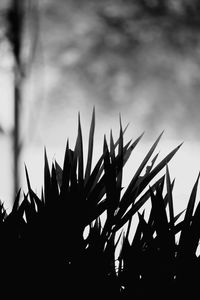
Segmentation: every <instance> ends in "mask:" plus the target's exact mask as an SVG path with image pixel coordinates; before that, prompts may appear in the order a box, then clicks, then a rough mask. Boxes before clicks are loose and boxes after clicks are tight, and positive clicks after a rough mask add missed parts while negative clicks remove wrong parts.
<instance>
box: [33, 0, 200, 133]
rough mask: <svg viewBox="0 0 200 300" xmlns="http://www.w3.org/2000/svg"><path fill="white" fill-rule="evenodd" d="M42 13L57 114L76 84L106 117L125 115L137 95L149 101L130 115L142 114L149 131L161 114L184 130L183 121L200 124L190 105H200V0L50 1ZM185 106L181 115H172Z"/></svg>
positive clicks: (45, 46)
mask: <svg viewBox="0 0 200 300" xmlns="http://www.w3.org/2000/svg"><path fill="white" fill-rule="evenodd" d="M39 10H40V28H41V43H42V47H43V56H44V61H45V63H46V65H48V68H49V69H48V72H49V73H50V72H51V70H54V72H56V76H57V81H56V83H55V86H57V88H55V86H53V84H52V88H49V100H50V103H51V104H52V105H53V107H54V108H55V107H56V106H57V105H58V103H59V102H57V101H55V99H56V98H57V99H60V100H62V99H63V101H66V99H67V97H66V94H67V93H68V91H69V90H70V88H71V85H74V86H77V87H78V88H79V89H80V90H84V91H87V92H86V97H87V93H88V94H89V98H91V99H93V102H95V103H93V104H95V105H99V106H101V108H102V109H103V110H104V113H107V111H113V110H114V111H115V109H116V107H117V111H122V112H123V111H127V108H129V106H130V104H132V103H133V102H134V100H138V99H137V97H138V89H139V93H140V95H139V96H140V97H139V98H145V100H144V101H143V102H144V103H141V105H140V108H138V105H137V106H136V107H135V106H134V109H133V110H134V111H136V110H139V111H143V113H141V114H140V112H139V114H140V118H141V120H142V121H144V122H147V125H149V126H152V128H153V127H154V126H155V125H156V124H157V123H159V122H162V120H161V119H160V117H159V116H160V115H161V114H160V112H161V111H162V113H163V115H164V114H165V115H168V117H167V118H168V119H167V121H168V122H171V121H172V120H171V119H170V118H171V116H173V117H174V119H175V120H178V121H176V123H177V122H178V125H177V124H176V125H175V126H177V127H178V130H179V131H180V130H181V127H182V128H183V127H184V126H183V123H184V122H183V119H184V120H185V119H186V118H188V119H191V117H192V119H193V121H194V123H195V125H196V126H198V121H197V120H198V116H197V115H196V112H195V111H194V110H193V111H192V113H191V116H190V112H188V108H187V101H186V100H185V98H186V97H190V99H191V100H190V102H192V103H193V104H195V105H196V104H198V103H196V102H197V101H196V97H197V95H198V94H199V86H200V85H199V83H200V76H199V74H200V73H199V27H200V18H199V3H198V1H178V0H176V1H153V0H152V1H137V0H135V1H130V0H126V1H122V0H117V1H111V0H110V1H108V0H103V1H90V0H85V1H70V0H68V1H63V0H59V1H56V2H55V1H48V0H47V1H44V2H43V3H42V4H40V7H39ZM71 82H73V83H71ZM149 82H150V84H149ZM51 83H52V82H51ZM141 90H142V91H143V92H142V93H143V94H141ZM144 90H147V95H146V94H144ZM148 95H149V98H148ZM183 95H184V97H185V98H183ZM161 96H162V97H163V98H162V100H161V99H160V97H161ZM146 98H148V99H146ZM166 100H167V101H166ZM139 101H140V102H141V99H139ZM148 102H150V103H151V106H150V108H149V109H148V110H147V111H148V112H146V109H145V108H144V107H149V104H148ZM159 103H160V104H159ZM167 103H168V104H169V105H168V104H167ZM143 104H144V105H143ZM163 104H166V105H167V106H166V107H165V108H166V109H164V110H163ZM182 104H184V105H183V109H182V117H181V116H179V115H177V114H175V111H178V110H179V108H180V106H182ZM193 106H194V105H193ZM188 113H189V115H188ZM174 114H175V116H174ZM143 115H144V120H143ZM155 120H156V122H155ZM184 130H185V129H184Z"/></svg>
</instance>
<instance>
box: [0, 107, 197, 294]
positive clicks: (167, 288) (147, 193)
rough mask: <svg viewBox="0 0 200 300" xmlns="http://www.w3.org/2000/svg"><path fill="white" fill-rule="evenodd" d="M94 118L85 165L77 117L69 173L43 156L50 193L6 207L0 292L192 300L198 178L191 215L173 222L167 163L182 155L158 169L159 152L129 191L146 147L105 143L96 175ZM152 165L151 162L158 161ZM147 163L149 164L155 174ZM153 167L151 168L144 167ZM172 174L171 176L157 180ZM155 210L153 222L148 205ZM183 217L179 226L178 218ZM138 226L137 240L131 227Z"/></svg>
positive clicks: (0, 230)
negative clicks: (139, 152)
mask: <svg viewBox="0 0 200 300" xmlns="http://www.w3.org/2000/svg"><path fill="white" fill-rule="evenodd" d="M94 130H95V113H94V111H93V115H92V121H91V126H90V131H89V138H88V155H87V160H86V165H85V166H84V159H83V152H84V150H83V140H82V131H81V123H80V117H79V120H78V134H77V139H76V143H75V147H74V149H73V150H71V149H70V147H69V142H68V141H67V145H66V149H65V157H64V162H63V166H62V167H61V166H60V165H59V164H58V163H57V162H56V161H55V162H53V163H52V165H51V167H50V166H49V162H48V159H47V154H46V151H45V155H44V187H43V190H42V193H41V195H40V196H38V195H36V193H35V192H34V191H33V189H32V187H31V183H30V180H29V175H28V171H27V169H26V178H27V186H28V193H27V194H25V193H24V194H23V197H22V198H23V199H21V197H20V195H21V194H22V193H21V192H20V191H19V193H18V194H17V196H16V200H15V203H14V205H13V208H12V211H11V212H10V213H9V214H6V211H5V209H4V207H3V205H1V207H0V241H1V243H2V246H1V250H0V251H1V260H2V262H1V267H2V273H1V282H2V286H3V287H4V289H6V286H7V289H6V290H8V292H9V286H12V287H13V289H14V291H15V295H17V296H20V297H26V299H27V298H29V297H30V296H31V297H41V298H42V297H45V298H47V297H49V296H51V297H54V298H56V299H61V298H62V299H63V298H67V297H69V295H72V296H70V297H74V298H76V297H77V298H78V297H80V295H81V297H83V298H89V299H94V298H95V297H97V296H98V297H104V298H109V297H113V298H114V297H118V298H120V299H133V298H134V299H147V297H153V298H154V299H160V298H162V299H163V298H167V297H171V298H177V297H180V296H182V295H184V296H185V295H188V296H191V295H192V293H193V294H195V292H196V290H197V288H198V282H197V280H198V275H197V273H196V272H198V270H199V257H198V256H197V254H196V250H197V247H198V243H199V237H200V224H199V223H200V204H199V203H198V204H197V206H196V209H194V208H195V201H196V193H197V186H198V181H199V177H198V178H197V181H196V183H195V185H194V188H193V190H192V192H191V196H190V199H189V201H188V206H187V208H186V211H185V212H180V213H179V214H178V215H175V213H174V208H173V186H174V181H171V178H170V173H169V169H168V166H167V165H168V163H169V162H170V160H171V159H172V157H173V156H174V154H175V153H176V152H177V150H178V149H179V148H180V145H179V146H177V147H176V148H175V149H174V150H172V151H171V152H170V153H169V154H168V155H167V156H166V157H165V158H164V159H163V160H161V161H160V162H159V163H157V164H156V160H157V156H158V155H154V151H155V149H156V147H157V145H158V143H159V141H160V138H161V136H162V134H161V135H160V136H159V137H158V138H157V140H156V141H155V142H154V144H153V145H152V147H151V148H150V150H149V151H148V153H147V154H146V156H145V157H144V159H143V161H142V162H141V164H140V166H139V167H138V169H137V170H136V171H135V173H134V174H133V177H132V179H131V181H130V183H129V185H128V187H127V188H126V189H123V188H122V179H123V169H124V166H125V164H126V162H127V161H128V159H129V157H130V155H131V153H132V151H133V150H134V149H135V147H136V146H137V144H138V143H139V141H140V140H141V138H142V135H141V136H139V137H138V138H137V139H136V140H135V141H129V142H127V143H124V132H125V130H126V129H123V128H122V124H121V121H120V129H119V137H118V139H117V141H114V139H113V136H112V133H111V134H110V140H109V144H108V142H107V139H106V137H104V141H103V153H102V155H101V156H100V157H99V159H98V160H97V162H96V164H95V165H94V167H92V165H93V161H92V157H93V146H94ZM153 155H154V156H153ZM149 162H150V164H149ZM147 166H148V167H147ZM163 169H166V174H165V175H160V171H161V170H163ZM147 202H148V203H150V207H151V208H150V212H149V213H148V214H146V211H145V206H144V205H145V203H147ZM180 216H182V219H181V218H180ZM135 221H137V223H136V230H135V232H134V236H133V237H131V226H132V223H133V222H135Z"/></svg>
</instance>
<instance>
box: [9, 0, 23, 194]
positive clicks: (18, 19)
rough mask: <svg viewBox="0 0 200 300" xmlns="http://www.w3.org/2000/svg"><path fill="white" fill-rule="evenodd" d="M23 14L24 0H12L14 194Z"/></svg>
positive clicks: (17, 175)
mask: <svg viewBox="0 0 200 300" xmlns="http://www.w3.org/2000/svg"><path fill="white" fill-rule="evenodd" d="M24 16H25V1H24V0H12V1H11V4H10V8H9V10H8V32H7V34H8V39H9V42H10V45H11V50H12V54H13V58H14V66H13V67H14V72H13V73H14V74H13V75H14V95H13V96H14V115H13V117H14V129H13V168H14V170H13V173H14V176H13V177H14V184H13V186H14V188H13V191H14V195H13V198H15V195H16V193H17V192H18V190H19V187H20V172H19V162H20V152H21V145H20V143H21V142H20V120H21V102H22V84H23V64H22V60H21V50H22V36H23V26H24Z"/></svg>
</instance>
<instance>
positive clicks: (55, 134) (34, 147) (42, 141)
mask: <svg viewBox="0 0 200 300" xmlns="http://www.w3.org/2000/svg"><path fill="white" fill-rule="evenodd" d="M10 82H12V81H10V77H9V76H7V77H6V76H5V75H1V76H0V83H1V97H0V108H1V109H0V112H1V115H0V120H1V125H2V127H3V128H6V129H7V130H11V128H12V109H13V99H12V93H11V91H12V84H11V83H10ZM73 96H74V99H76V100H77V101H72V102H71V105H70V106H68V107H67V109H66V110H65V112H64V113H63V115H62V118H61V119H60V113H58V116H56V110H55V112H52V113H51V115H50V116H49V117H48V118H47V116H46V112H45V109H47V107H48V105H47V103H46V104H43V106H41V107H42V111H40V114H39V115H38V118H36V121H35V122H34V129H33V128H32V126H29V119H28V118H27V116H26V117H25V118H24V119H25V128H26V129H27V128H28V130H30V131H31V130H32V132H33V136H34V138H33V139H32V140H31V139H29V138H27V140H26V139H25V140H26V144H25V148H24V151H23V154H22V160H21V170H22V187H23V189H24V190H26V182H25V174H24V163H25V164H26V165H27V167H28V170H29V175H30V179H31V182H32V188H33V189H34V190H35V191H36V192H37V193H38V194H40V190H41V186H42V183H43V163H44V161H43V150H44V146H46V147H47V154H48V157H49V162H51V161H52V160H53V159H56V160H57V161H58V162H59V163H60V164H61V165H62V162H63V156H64V147H65V144H66V139H67V138H68V137H69V140H70V145H71V147H72V148H73V146H74V142H75V137H76V133H77V115H78V111H80V112H81V122H82V129H83V140H84V147H85V154H86V150H87V137H88V135H87V134H88V129H89V125H90V121H91V113H92V107H93V103H87V101H86V100H85V102H84V101H83V99H82V98H80V95H79V94H78V92H76V93H75V94H74V95H73ZM29 103H30V102H29ZM45 105H46V106H45ZM144 109H145V107H144ZM29 114H30V112H29ZM29 114H28V115H29ZM25 115H26V114H25ZM33 115H34V114H33V112H32V114H30V115H29V118H30V117H31V116H32V118H33V119H34V116H33ZM133 115H134V112H133ZM45 118H47V119H45ZM48 119H49V120H48ZM44 120H45V121H44ZM55 120H57V121H55ZM138 120H139V117H138ZM45 122H47V123H46V124H45V126H44V123H45ZM122 122H123V125H124V127H125V125H126V124H127V123H130V125H129V128H128V130H127V132H126V134H125V137H124V138H125V141H128V140H129V139H133V140H134V139H136V138H137V137H138V136H139V135H140V134H141V133H142V131H143V130H144V129H145V128H144V126H143V125H142V124H141V122H138V124H137V122H134V118H133V119H131V111H128V112H127V113H125V112H123V113H122ZM158 127H159V126H158ZM111 128H112V129H113V134H114V137H115V138H117V136H118V132H119V120H118V115H117V114H115V115H112V114H110V115H106V114H104V113H102V111H101V110H100V109H99V108H98V107H97V108H96V131H95V147H94V161H96V159H97V157H98V156H99V155H100V154H101V151H102V144H103V135H104V133H105V134H106V135H107V137H108V138H109V132H110V129H111ZM163 129H165V132H164V135H163V137H162V139H161V141H160V143H159V145H158V147H157V151H155V153H157V152H160V155H159V157H160V158H159V159H162V158H163V157H164V156H165V155H167V154H168V153H169V152H170V151H171V150H172V149H173V148H175V147H176V146H177V145H178V144H180V143H181V142H182V141H183V139H182V136H181V138H173V139H172V138H171V136H172V134H171V127H170V124H169V125H168V126H166V128H160V127H159V128H157V129H156V130H154V134H153V135H152V134H151V128H147V129H146V130H145V131H146V132H145V135H144V136H143V138H142V140H141V142H140V143H139V144H138V146H137V147H136V149H135V150H134V151H133V153H132V156H131V158H130V159H129V161H128V163H127V165H126V167H125V170H124V187H126V186H127V184H128V182H129V181H130V179H131V176H132V175H133V174H134V172H135V171H136V168H137V166H139V164H140V162H142V159H143V158H144V155H145V154H146V153H147V152H148V150H149V149H150V147H151V145H152V144H153V142H154V141H155V139H156V138H157V136H158V135H159V134H160V132H161V131H162V130H163ZM25 132H26V131H25ZM0 149H1V155H0V169H1V172H0V183H1V185H0V198H1V199H2V201H3V202H5V204H6V206H7V207H9V204H10V199H11V198H12V183H11V178H12V165H11V162H12V160H11V141H10V139H9V136H8V134H7V135H2V134H1V136H0ZM199 151H200V143H198V141H197V142H194V141H191V140H190V141H187V140H185V141H184V144H183V145H182V147H181V148H180V149H179V151H178V152H177V153H176V155H175V157H174V158H173V159H172V161H171V162H170V164H169V169H170V171H171V178H172V179H173V178H174V177H175V178H176V183H175V188H174V205H175V208H176V210H177V211H180V210H181V209H184V208H185V206H186V204H187V201H188V199H189V195H190V192H191V189H192V186H193V184H194V182H195V180H196V177H197V175H198V171H199V170H200V157H199V153H200V152H199ZM158 161H159V160H158Z"/></svg>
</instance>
